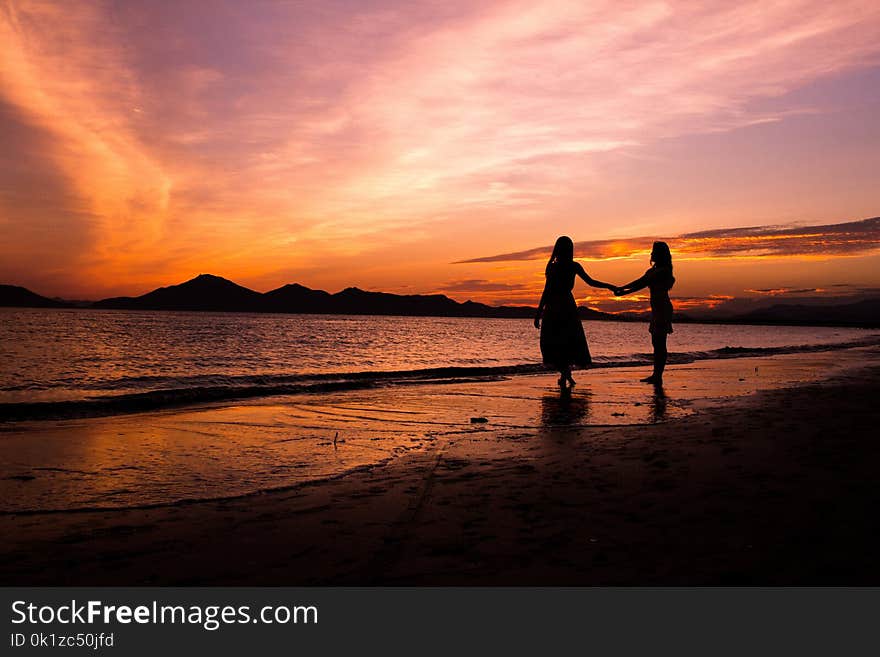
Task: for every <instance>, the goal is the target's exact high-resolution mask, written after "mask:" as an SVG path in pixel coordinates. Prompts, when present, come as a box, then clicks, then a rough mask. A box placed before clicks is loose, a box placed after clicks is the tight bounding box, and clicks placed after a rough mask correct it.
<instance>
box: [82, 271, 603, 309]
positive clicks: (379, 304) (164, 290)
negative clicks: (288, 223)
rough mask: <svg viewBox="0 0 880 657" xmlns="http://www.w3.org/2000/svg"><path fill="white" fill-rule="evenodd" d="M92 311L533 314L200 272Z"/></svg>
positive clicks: (440, 299)
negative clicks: (269, 286)
mask: <svg viewBox="0 0 880 657" xmlns="http://www.w3.org/2000/svg"><path fill="white" fill-rule="evenodd" d="M92 307H94V308H108V309H125V310H202V311H222V312H274V313H294V314H297V313H302V314H304V313H314V314H330V315H403V316H416V317H426V316H433V317H510V318H531V317H534V314H535V309H534V308H530V307H528V306H487V305H486V304H482V303H476V302H473V301H465V302H464V303H459V302H458V301H455V300H453V299H450V298H449V297H447V296H444V295H442V294H427V295H425V294H407V295H401V294H390V293H387V292H368V291H366V290H361V289H359V288H356V287H349V288H346V289H344V290H342V291H341V292H337V293H335V294H330V293H328V292H325V291H323V290H312V289H310V288H307V287H305V286H303V285H300V284H299V283H291V284H288V285H284V286H282V287H279V288H277V289H275V290H271V291H269V292H266V293H264V294H261V293H259V292H255V291H254V290H250V289H248V288H246V287H242V286H241V285H238V284H236V283H233V282H232V281H229V280H226V279H225V278H220V277H219V276H212V275H210V274H202V275H200V276H197V277H196V278H194V279H192V280H189V281H186V282H185V283H181V284H180V285H171V286H168V287H161V288H159V289H157V290H153V291H152V292H149V293H147V294H144V295H142V296H139V297H114V298H111V299H103V300H101V301H97V302H95V303H94V304H92ZM580 314H581V317H583V318H584V319H614V318H615V317H614V315H610V314H607V313H602V312H599V311H596V310H592V309H590V308H580Z"/></svg>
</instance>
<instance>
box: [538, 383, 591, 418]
mask: <svg viewBox="0 0 880 657" xmlns="http://www.w3.org/2000/svg"><path fill="white" fill-rule="evenodd" d="M590 396H591V393H590V391H589V390H578V391H576V392H575V391H571V390H566V391H564V392H562V393H559V392H554V393H548V394H546V395H544V396H543V397H541V425H542V426H544V427H571V426H580V425H584V424H587V423H588V422H589V417H590Z"/></svg>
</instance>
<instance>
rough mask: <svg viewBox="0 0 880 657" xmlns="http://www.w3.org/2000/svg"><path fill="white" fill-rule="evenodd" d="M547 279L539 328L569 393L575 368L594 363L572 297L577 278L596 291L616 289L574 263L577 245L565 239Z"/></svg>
mask: <svg viewBox="0 0 880 657" xmlns="http://www.w3.org/2000/svg"><path fill="white" fill-rule="evenodd" d="M544 275H545V277H546V282H545V283H544V292H543V294H541V301H540V303H539V304H538V313H537V315H535V328H540V329H541V355H542V356H543V359H544V364H546V365H550V366H552V367H553V368H554V369H556V370H558V371H559V387H560V388H561V389H563V390H565V389H566V384H568V387H569V388H570V387H571V386H573V385H574V379H573V378H572V376H571V367H572V365H578V366H580V367H587V366H588V365H589V364H590V363H591V362H592V359H591V358H590V349H589V347H588V346H587V338H586V336H585V335H584V327H583V325H582V324H581V318H580V316H579V315H578V309H577V304H576V303H575V300H574V295H572V293H571V291H572V289H573V288H574V277H575V276H576V275H577V276H580V277H581V278H582V279H584V282H586V283H587V285H592V286H593V287H603V288H605V289H606V290H612V291H613V290H615V289H616V288H615V287H614V286H613V285H611V284H610V283H603V282H601V281H597V280H594V279H592V278H590V277H589V276H588V275H587V272H585V271H584V268H583V267H582V266H581V264H580V263H579V262H575V261H574V243H573V242H572V241H571V238H570V237H565V236H564V235H563V236H562V237H560V238H559V239H558V240H556V245H555V246H554V247H553V253H552V254H550V260H548V261H547V268H546V269H545V270H544ZM542 318H543V320H544V321H543V323H542V321H541V319H542Z"/></svg>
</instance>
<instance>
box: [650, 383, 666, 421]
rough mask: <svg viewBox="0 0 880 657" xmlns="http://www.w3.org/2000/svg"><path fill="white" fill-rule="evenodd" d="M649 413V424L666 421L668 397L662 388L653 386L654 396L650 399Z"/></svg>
mask: <svg viewBox="0 0 880 657" xmlns="http://www.w3.org/2000/svg"><path fill="white" fill-rule="evenodd" d="M651 401H652V406H651V412H650V413H649V414H648V421H649V422H650V423H651V424H657V423H658V422H663V421H664V420H666V407H667V402H668V397H667V396H666V391H665V390H663V386H654V396H653V398H652V400H651Z"/></svg>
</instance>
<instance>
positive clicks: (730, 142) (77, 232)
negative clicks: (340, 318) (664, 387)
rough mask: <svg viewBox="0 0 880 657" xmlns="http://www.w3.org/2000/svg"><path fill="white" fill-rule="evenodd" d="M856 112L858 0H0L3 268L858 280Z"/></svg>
mask: <svg viewBox="0 0 880 657" xmlns="http://www.w3.org/2000/svg"><path fill="white" fill-rule="evenodd" d="M878 117H880V3H878V2H877V0H867V1H848V0H840V1H835V2H827V1H823V2H819V1H797V0H793V1H785V2H765V1H763V0H762V1H757V2H749V1H745V0H744V1H741V2H681V3H678V2H650V1H641V2H625V1H620V0H614V1H612V2H589V1H587V0H579V1H576V2H556V1H545V2H520V1H507V0H494V1H490V2H480V1H476V0H467V1H458V0H446V1H445V2H433V1H432V2H419V1H418V0H408V1H407V2H403V1H400V0H397V1H390V0H385V1H376V2H374V1H370V0H349V1H344V2H343V1H337V0H321V1H314V2H305V1H303V2H240V1H230V2H219V1H217V2H191V3H190V2H174V1H168V2H159V1H156V2H146V1H144V2H138V1H125V2H122V1H120V2H86V1H81V2H80V1H78V2H46V3H43V2H36V1H34V2H15V1H12V2H8V1H5V0H0V144H2V150H0V283H10V284H16V285H24V286H26V287H28V288H30V289H32V290H34V291H35V292H38V293H40V294H44V295H47V296H63V297H66V298H77V299H83V298H85V299H96V298H101V297H107V296H112V295H119V294H128V295H136V294H142V293H144V292H147V291H149V290H151V289H153V288H155V287H157V286H159V285H167V284H171V283H179V282H182V281H184V280H186V279H188V278H191V277H193V276H195V275H197V274H199V273H213V274H217V275H221V276H225V277H226V278H230V279H232V280H235V281H236V282H238V283H241V284H243V285H247V286H249V287H252V288H254V289H257V290H260V291H265V290H268V289H271V288H275V287H278V286H280V285H283V284H285V283H290V282H299V283H302V284H303V285H307V286H309V287H313V288H321V289H326V290H329V291H331V292H335V291H338V290H339V289H341V288H343V287H347V286H350V285H355V286H358V287H361V288H364V289H375V290H384V291H390V292H399V293H434V292H442V293H445V294H448V295H449V296H451V297H453V298H455V299H458V300H461V301H463V300H465V299H474V300H478V301H484V302H488V303H528V304H535V303H536V301H537V298H536V296H537V295H538V294H539V293H540V288H541V286H542V284H543V267H544V262H545V261H546V257H547V255H548V252H549V248H548V247H549V246H551V245H552V244H553V242H554V241H555V239H556V237H557V236H558V235H560V234H567V235H570V236H571V237H572V238H573V239H574V241H575V243H576V245H577V247H576V256H577V257H579V258H580V259H581V262H583V264H584V266H585V267H586V269H587V271H589V272H590V274H591V275H592V276H594V277H595V278H599V279H602V280H607V281H610V282H612V283H624V282H626V281H628V280H631V279H633V278H635V277H637V276H638V275H639V274H640V273H642V272H643V271H644V269H645V268H646V267H647V265H648V253H649V251H650V243H651V241H652V240H653V239H656V238H667V239H669V241H670V244H671V246H672V249H673V257H674V261H675V266H676V277H677V279H678V283H677V285H676V287H675V289H674V290H673V292H674V295H675V298H677V299H678V301H677V304H678V307H680V308H686V307H708V306H713V305H719V304H722V303H725V302H729V301H730V300H731V299H766V298H777V299H781V298H792V297H809V298H814V297H815V298H819V297H835V298H836V297H841V296H843V297H848V298H857V297H859V296H864V295H871V294H873V295H875V296H876V295H877V294H880V223H878V221H864V220H868V219H870V218H872V217H877V216H878V215H880V192H878V190H880V175H878V172H880V118H878ZM837 224H846V225H844V226H837ZM576 294H577V296H578V298H579V300H580V301H581V302H582V303H587V304H589V305H592V306H594V307H597V308H601V309H603V310H625V309H629V308H631V307H636V306H638V305H639V304H641V305H644V303H643V301H640V300H638V299H636V300H635V301H632V300H624V301H619V300H614V299H611V298H609V295H608V293H607V292H605V291H598V290H589V289H588V288H586V287H585V286H581V287H578V288H577V290H576ZM634 304H635V305H634Z"/></svg>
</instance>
